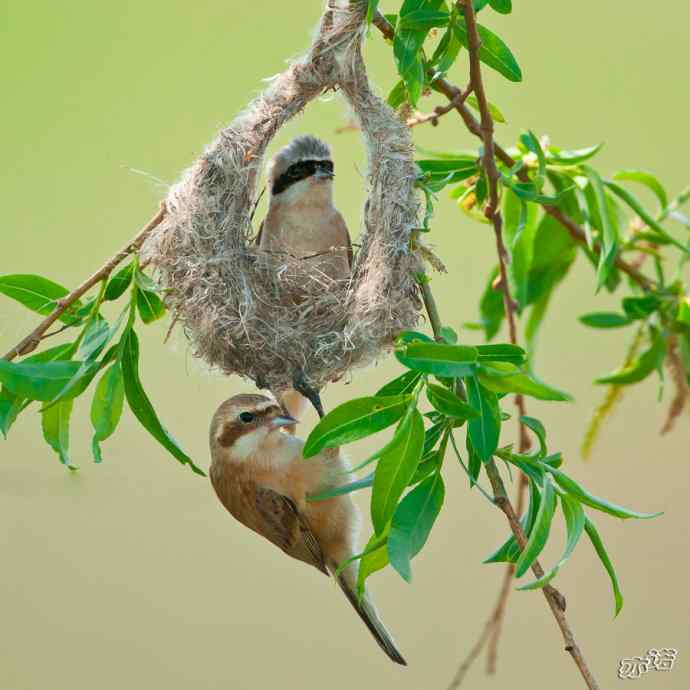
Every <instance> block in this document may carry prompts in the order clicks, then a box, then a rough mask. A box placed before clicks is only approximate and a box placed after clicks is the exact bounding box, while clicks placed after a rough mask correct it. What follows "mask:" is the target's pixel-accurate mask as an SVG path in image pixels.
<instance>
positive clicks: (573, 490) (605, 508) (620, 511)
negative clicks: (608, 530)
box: [542, 463, 663, 520]
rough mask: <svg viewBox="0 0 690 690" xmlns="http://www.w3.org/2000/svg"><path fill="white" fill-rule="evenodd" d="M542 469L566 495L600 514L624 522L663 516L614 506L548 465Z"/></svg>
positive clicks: (544, 465)
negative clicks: (611, 516) (630, 519)
mask: <svg viewBox="0 0 690 690" xmlns="http://www.w3.org/2000/svg"><path fill="white" fill-rule="evenodd" d="M542 467H543V468H544V469H545V470H546V471H547V472H549V473H550V474H551V475H552V476H553V478H554V479H555V480H556V483H557V484H558V485H559V486H560V487H561V489H563V490H564V491H565V492H566V493H568V494H569V495H570V496H572V497H573V498H575V499H576V500H578V501H580V503H584V505H586V506H589V507H590V508H594V509H595V510H600V511H601V512H602V513H608V514H609V515H613V516H614V517H618V518H622V519H624V520H625V519H628V518H637V519H639V520H649V519H651V518H655V517H659V515H663V513H661V512H659V513H638V512H637V511H636V510H629V509H628V508H623V506H619V505H616V504H615V503H610V502H609V501H605V500H604V499H603V498H598V497H597V496H594V495H593V494H590V493H589V491H587V490H586V489H584V488H583V487H582V486H580V485H579V484H578V483H577V482H576V481H575V480H574V479H571V478H570V477H568V475H566V474H564V473H563V472H561V471H560V470H557V469H556V468H555V467H551V466H550V465H548V464H544V463H542Z"/></svg>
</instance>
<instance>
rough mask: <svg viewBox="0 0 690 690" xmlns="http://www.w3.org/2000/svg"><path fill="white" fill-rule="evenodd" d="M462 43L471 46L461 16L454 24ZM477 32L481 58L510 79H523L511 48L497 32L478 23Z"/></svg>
mask: <svg viewBox="0 0 690 690" xmlns="http://www.w3.org/2000/svg"><path fill="white" fill-rule="evenodd" d="M453 28H454V29H455V33H456V36H457V37H458V40H459V41H460V43H462V45H463V46H465V47H466V48H467V47H468V46H469V41H468V37H467V25H466V24H465V20H464V19H462V18H461V17H458V18H457V19H456V22H455V24H454V26H453ZM477 33H478V34H479V39H480V41H481V47H480V48H479V59H480V60H481V61H482V62H483V63H484V64H485V65H487V66H489V67H491V69H494V70H496V71H497V72H498V73H499V74H502V75H503V76H504V77H505V78H506V79H508V80H509V81H514V82H518V81H522V70H521V69H520V65H518V63H517V60H516V59H515V56H514V55H513V54H512V52H511V51H510V48H508V46H507V45H506V44H505V43H504V42H503V40H502V39H501V38H499V37H498V36H497V35H496V34H495V33H493V32H492V31H489V29H487V28H486V27H485V26H482V25H481V24H477Z"/></svg>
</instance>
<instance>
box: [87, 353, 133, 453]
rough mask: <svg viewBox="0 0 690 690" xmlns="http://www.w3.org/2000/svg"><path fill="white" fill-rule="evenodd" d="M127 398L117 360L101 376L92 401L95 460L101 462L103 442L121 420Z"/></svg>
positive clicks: (92, 445) (120, 367)
mask: <svg viewBox="0 0 690 690" xmlns="http://www.w3.org/2000/svg"><path fill="white" fill-rule="evenodd" d="M124 398H125V383H124V378H123V376H122V366H121V364H120V362H119V361H116V362H115V363H114V364H113V365H112V366H111V367H110V368H109V369H108V370H107V371H106V372H105V374H103V376H102V377H101V380H100V381H99V382H98V385H97V386H96V390H95V392H94V395H93V401H92V402H91V424H92V425H93V428H94V435H93V440H92V443H91V447H92V450H93V456H94V460H95V461H96V462H101V461H102V460H103V457H102V454H101V445H100V444H101V443H102V442H103V441H105V440H106V439H107V438H109V437H110V436H111V435H112V434H113V432H114V431H115V429H116V428H117V425H118V423H119V421H120V417H121V416H122V407H123V403H124Z"/></svg>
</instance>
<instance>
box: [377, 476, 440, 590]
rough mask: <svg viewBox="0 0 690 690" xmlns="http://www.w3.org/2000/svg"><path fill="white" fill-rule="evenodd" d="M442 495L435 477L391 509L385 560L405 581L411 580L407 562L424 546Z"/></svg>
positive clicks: (419, 486) (416, 488) (436, 514)
mask: <svg viewBox="0 0 690 690" xmlns="http://www.w3.org/2000/svg"><path fill="white" fill-rule="evenodd" d="M444 495H445V487H444V485H443V479H442V477H441V475H440V474H435V475H434V476H433V477H429V478H427V479H425V480H424V481H423V482H422V483H421V484H419V485H418V486H416V487H415V488H414V489H412V491H410V492H409V493H408V494H407V495H406V496H405V498H403V500H402V501H400V505H399V506H398V507H397V508H396V510H395V514H394V515H393V521H392V523H391V530H390V533H389V535H388V560H389V561H390V564H391V565H392V566H393V568H395V570H396V571H397V572H398V573H399V574H400V576H401V577H402V578H403V579H404V580H405V581H406V582H410V581H411V580H412V570H411V568H410V561H411V560H412V559H413V558H414V557H415V556H416V555H417V554H418V553H419V552H420V551H421V550H422V548H423V547H424V544H426V541H427V539H428V538H429V534H430V533H431V528H432V527H433V525H434V522H435V521H436V518H437V517H438V514H439V512H440V511H441V506H442V505H443V498H444Z"/></svg>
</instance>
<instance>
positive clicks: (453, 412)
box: [426, 383, 479, 419]
mask: <svg viewBox="0 0 690 690" xmlns="http://www.w3.org/2000/svg"><path fill="white" fill-rule="evenodd" d="M426 394H427V398H428V399H429V402H430V403H431V405H432V406H433V407H434V409H436V410H438V411H439V412H440V413H441V414H444V415H447V416H448V417H455V418H456V419H470V418H472V417H478V416H479V412H477V410H475V409H474V408H473V407H471V406H470V405H468V404H467V403H466V402H465V401H464V400H461V399H460V398H459V397H458V396H457V395H455V393H453V391H451V390H449V389H448V388H445V387H444V386H437V385H436V384H433V383H429V384H427V387H426Z"/></svg>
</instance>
